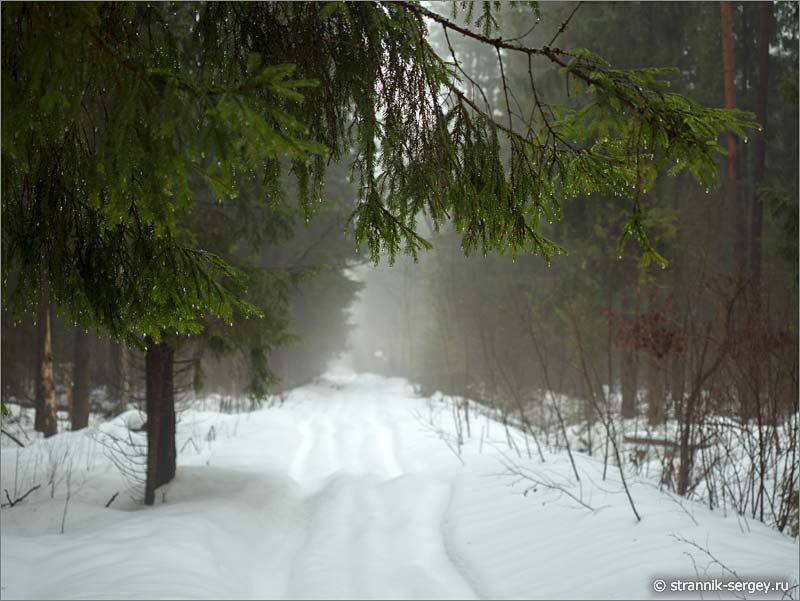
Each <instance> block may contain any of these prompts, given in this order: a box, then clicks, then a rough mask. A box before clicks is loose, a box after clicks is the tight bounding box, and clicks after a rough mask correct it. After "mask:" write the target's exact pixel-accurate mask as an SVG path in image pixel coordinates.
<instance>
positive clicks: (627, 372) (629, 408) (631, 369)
mask: <svg viewBox="0 0 800 601" xmlns="http://www.w3.org/2000/svg"><path fill="white" fill-rule="evenodd" d="M620 380H621V383H622V417H625V418H631V417H636V353H634V352H633V351H630V350H623V351H622V365H621V374H620Z"/></svg>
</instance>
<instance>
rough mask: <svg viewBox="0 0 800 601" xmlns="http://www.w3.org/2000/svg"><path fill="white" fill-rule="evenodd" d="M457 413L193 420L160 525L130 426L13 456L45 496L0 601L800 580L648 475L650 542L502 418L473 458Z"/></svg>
mask: <svg viewBox="0 0 800 601" xmlns="http://www.w3.org/2000/svg"><path fill="white" fill-rule="evenodd" d="M450 411H451V409H450V407H449V405H447V404H446V403H445V402H443V401H442V400H441V398H438V399H425V398H418V397H416V396H415V395H414V392H413V387H411V386H410V385H409V384H408V383H407V382H405V381H403V380H400V379H391V378H384V377H380V376H375V375H368V374H358V375H356V374H353V373H349V372H347V371H345V370H343V369H342V368H340V369H339V370H338V371H333V372H329V373H328V374H327V375H326V376H325V377H324V378H322V379H320V380H319V381H318V382H316V383H315V384H313V385H309V386H305V387H302V388H299V389H296V390H294V391H292V392H291V393H290V394H289V396H288V398H287V400H286V402H285V403H284V404H283V405H282V406H280V407H272V408H268V409H263V410H259V411H255V412H252V413H247V414H238V415H227V414H221V413H216V412H213V411H196V410H187V411H185V412H183V413H182V414H181V422H180V424H179V433H178V448H179V449H182V451H181V452H180V454H179V469H178V476H177V478H176V479H175V480H174V481H173V482H171V483H170V484H168V485H167V486H165V487H162V488H161V489H159V491H158V494H157V499H158V500H157V504H156V505H155V506H153V507H144V506H141V505H139V504H137V503H136V502H135V501H134V500H133V499H132V498H131V496H130V495H129V494H128V492H126V487H128V486H129V481H128V480H126V479H125V478H123V477H122V476H121V475H120V474H119V472H118V471H117V469H116V468H115V466H114V463H113V462H112V461H111V459H110V458H109V456H108V455H109V453H108V451H107V448H106V447H105V446H104V445H103V444H101V441H102V437H103V435H104V433H105V434H108V433H115V432H116V433H119V432H127V428H126V426H125V424H126V423H127V424H134V425H136V415H135V413H133V412H129V413H127V414H125V415H123V416H120V417H118V418H117V419H116V420H114V421H113V422H110V423H108V424H104V425H101V426H98V427H97V428H93V429H90V430H85V431H81V432H76V433H62V434H59V435H58V436H55V437H53V438H51V439H48V440H46V441H38V442H36V443H35V444H32V445H30V446H29V447H26V448H25V449H18V448H14V447H3V448H2V453H1V454H0V458H1V460H2V474H1V477H0V480H1V482H0V488H3V489H8V490H9V494H10V495H11V497H12V499H13V498H16V497H18V496H20V495H21V494H23V493H24V492H26V491H27V490H28V489H29V488H30V487H31V486H33V485H34V484H37V483H38V484H41V485H42V486H41V488H40V489H38V490H36V491H35V492H33V493H32V494H31V495H30V496H29V497H28V498H26V499H25V500H24V501H22V502H20V503H19V504H17V505H15V506H14V507H12V508H8V507H6V508H4V509H2V511H0V532H2V537H1V538H0V560H1V563H0V566H1V569H0V587H2V588H1V589H0V596H2V598H3V599H25V598H28V599H34V598H60V599H86V598H102V599H144V598H164V599H168V598H176V599H177V598H181V599H206V598H222V599H248V598H337V599H338V598H342V599H344V598H356V599H358V598H414V599H416V598H429V599H433V598H460V599H470V598H598V597H601V598H668V597H669V595H668V594H662V595H656V594H655V593H654V592H653V589H652V583H653V581H654V579H656V578H665V579H666V580H668V581H670V580H671V579H675V578H684V579H696V578H697V576H696V574H698V573H699V574H700V575H701V576H706V577H708V578H714V577H716V578H731V577H732V574H731V572H735V573H736V574H737V575H738V577H739V578H740V579H742V580H789V581H791V584H796V583H797V581H798V544H797V541H793V540H792V539H790V538H788V537H786V536H784V535H782V534H780V533H778V532H776V531H774V530H771V529H769V528H767V527H766V526H764V525H762V524H760V523H757V522H753V521H745V520H744V518H741V517H737V516H736V515H731V514H730V513H729V514H728V515H727V516H726V515H723V512H721V511H714V512H712V511H710V510H709V509H708V508H707V507H705V506H701V505H699V504H696V503H691V502H686V501H683V502H681V500H679V499H677V498H675V497H674V496H672V495H670V494H668V493H665V492H662V491H659V490H658V488H657V486H655V485H654V484H653V483H652V482H649V481H647V480H646V479H643V478H639V477H634V476H631V478H630V484H631V492H632V495H633V498H634V501H635V503H636V506H637V509H638V510H639V512H640V513H641V515H642V517H643V519H642V521H641V522H639V523H637V522H636V520H635V518H634V516H633V513H632V512H631V510H630V507H629V505H628V502H627V499H626V497H625V494H624V492H623V489H622V486H621V482H620V480H619V476H618V473H617V472H616V468H614V469H609V470H608V477H607V479H606V480H603V478H602V474H603V465H602V461H601V460H600V461H598V460H597V459H595V458H592V457H588V456H585V455H581V454H577V455H576V462H577V466H578V469H579V472H580V474H581V483H580V485H578V484H577V483H576V482H575V478H574V476H573V474H572V468H571V466H570V463H569V460H568V458H567V456H566V455H565V454H563V453H560V452H559V453H550V452H547V450H546V449H545V450H544V451H545V452H544V458H545V462H544V463H542V462H541V461H540V459H539V458H538V456H537V454H536V453H535V452H534V453H533V458H531V459H529V458H528V456H527V454H526V453H525V452H524V448H525V446H524V444H525V443H524V441H523V440H522V438H521V434H519V433H512V436H513V437H515V438H516V440H517V442H516V447H517V448H518V449H522V450H523V451H522V452H521V453H520V454H517V452H516V451H514V450H510V449H509V447H508V445H507V437H506V433H505V430H504V428H503V426H502V424H500V423H498V422H494V421H492V420H490V419H489V418H487V417H485V416H484V417H479V418H474V419H473V422H472V424H471V432H472V436H471V438H469V439H467V440H466V441H465V443H464V445H463V446H462V447H460V457H459V456H457V453H458V452H459V447H458V445H454V444H453V437H454V436H455V428H454V425H453V423H452V419H451V417H450V416H451V413H450ZM141 436H142V435H141V434H140V433H135V432H134V433H131V439H130V440H132V441H134V442H136V441H137V440H139V441H140V440H141ZM137 437H138V438H137ZM509 463H511V464H513V465H515V466H517V468H519V469H522V470H525V472H524V473H528V474H530V475H531V477H532V478H534V479H536V480H539V481H540V482H544V483H546V484H547V485H549V487H548V486H543V485H539V486H537V487H536V490H535V491H534V490H528V492H527V494H523V492H524V491H526V490H527V489H530V488H531V486H532V483H531V482H530V481H523V482H516V483H515V478H514V477H513V476H511V475H509V473H508V471H507V469H506V466H507V465H508V464H509ZM50 481H52V483H53V484H48V482H50ZM559 487H561V488H563V490H559ZM68 491H69V500H68V502H67V492H68ZM565 491H566V492H569V493H570V494H571V495H574V497H575V498H577V499H580V501H581V502H582V503H585V504H586V505H588V506H590V507H591V508H592V509H593V510H590V509H587V508H586V507H584V506H582V505H581V504H580V503H578V502H577V501H576V500H574V499H573V498H571V497H570V496H569V495H568V494H566V493H565ZM115 492H119V496H118V497H117V498H116V499H115V500H114V501H113V502H112V503H111V505H110V506H109V507H108V508H105V507H104V505H105V504H106V503H107V502H108V501H109V499H110V498H111V496H112V495H113V494H114V493H115ZM4 500H5V499H4ZM65 508H66V512H65ZM62 523H63V526H64V527H63V533H62ZM692 543H694V544H692ZM695 545H696V546H695ZM704 550H705V551H704ZM706 551H708V552H709V553H710V554H711V555H713V557H714V558H715V559H716V560H717V561H718V562H719V563H721V564H724V566H725V568H726V569H727V570H730V571H731V572H728V571H726V569H723V568H722V567H721V566H720V565H719V563H715V561H714V560H713V559H712V558H711V556H710V555H708V554H707V553H706ZM672 596H673V597H675V596H677V595H676V594H674V593H673V595H672ZM739 596H740V597H741V595H739ZM797 596H798V595H797V590H796V589H795V591H794V597H795V598H796V597H797ZM706 597H707V598H716V597H717V595H716V594H715V593H711V594H708V593H707V594H706ZM772 597H774V598H780V597H781V594H777V595H775V594H773V595H772ZM683 598H686V596H685V595H684V596H683ZM761 598H763V597H761Z"/></svg>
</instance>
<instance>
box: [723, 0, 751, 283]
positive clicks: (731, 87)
mask: <svg viewBox="0 0 800 601" xmlns="http://www.w3.org/2000/svg"><path fill="white" fill-rule="evenodd" d="M719 12H720V25H721V30H722V80H723V85H724V91H725V108H728V109H735V108H736V88H735V83H734V75H735V74H734V68H733V14H732V11H731V3H730V1H729V0H722V1H721V2H720V3H719ZM727 143H728V178H727V186H726V188H727V193H728V197H729V198H730V200H731V206H732V211H731V212H732V214H733V218H734V243H733V256H734V259H735V260H736V267H735V269H734V273H735V274H737V275H740V276H741V275H742V274H744V273H746V270H747V254H748V253H747V210H746V209H747V207H746V206H743V203H742V200H743V198H744V195H743V194H741V191H740V190H739V166H738V158H739V157H738V144H737V140H736V134H734V133H733V132H732V131H730V130H729V131H728V140H727ZM745 202H746V201H745Z"/></svg>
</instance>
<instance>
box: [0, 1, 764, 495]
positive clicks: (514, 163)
mask: <svg viewBox="0 0 800 601" xmlns="http://www.w3.org/2000/svg"><path fill="white" fill-rule="evenodd" d="M481 7H482V9H481V10H480V11H479V14H478V13H477V12H475V11H474V10H473V9H474V7H473V5H472V4H471V3H459V4H458V8H461V9H463V10H464V16H465V22H466V25H460V24H458V23H457V22H456V21H454V20H451V19H450V18H448V17H445V16H442V15H440V14H437V13H434V12H432V11H431V10H429V9H427V8H425V7H423V6H422V5H420V4H418V3H415V2H385V3H384V2H376V3H352V4H350V3H325V4H322V3H310V2H309V3H305V2H303V3H258V4H256V3H246V4H245V3H242V4H239V3H230V4H229V3H219V4H217V3H206V4H173V3H153V4H123V3H109V4H99V3H96V4H75V5H68V4H64V5H57V4H55V5H54V4H22V3H20V4H5V5H3V7H2V124H3V125H2V168H3V175H4V177H3V182H2V194H3V209H2V210H3V213H2V222H3V262H4V265H3V267H4V269H3V277H4V282H6V281H7V278H8V275H9V274H14V275H15V276H16V279H15V282H16V286H15V287H14V288H13V289H8V287H7V286H5V285H4V293H5V295H6V300H7V302H9V303H10V304H11V305H13V306H14V307H15V308H16V309H17V310H22V311H25V310H32V309H33V308H34V307H35V306H36V304H37V302H36V301H37V298H38V296H39V294H40V293H41V291H42V290H43V289H44V290H46V291H47V292H48V296H49V297H50V298H51V299H52V301H53V302H54V303H55V304H57V305H58V306H59V307H61V308H62V310H63V311H64V312H65V314H66V315H67V316H68V317H69V318H70V319H72V320H74V321H75V322H76V323H80V324H85V325H91V326H94V327H98V328H103V329H105V330H107V331H108V332H109V333H110V334H111V335H113V336H115V337H120V338H125V339H126V340H128V341H129V342H131V343H133V344H138V345H141V346H146V347H147V349H148V353H147V364H148V368H147V371H148V414H149V415H148V454H149V461H148V472H149V473H148V487H147V492H146V502H148V503H152V502H153V488H154V486H157V485H158V484H160V483H163V482H166V481H169V479H170V478H171V477H172V475H173V474H174V454H175V452H174V451H175V448H174V423H173V422H174V419H171V418H170V417H169V416H170V415H173V416H174V409H173V408H170V407H168V406H166V405H169V403H170V402H171V397H170V396H169V394H168V393H167V392H166V391H167V384H170V385H171V382H170V380H171V377H170V374H169V367H168V366H169V364H170V363H171V357H172V356H173V353H174V349H173V348H172V346H171V345H170V343H169V338H170V337H171V336H174V335H182V334H196V333H198V332H200V331H201V330H202V328H203V324H204V323H205V321H204V320H205V319H206V318H207V317H208V316H215V317H218V318H221V319H224V320H230V319H232V318H233V317H234V314H240V315H250V316H253V317H256V316H257V314H258V311H257V310H256V308H255V307H253V306H252V304H250V303H248V302H247V301H246V299H245V296H244V295H245V293H244V292H243V289H244V280H245V278H244V275H243V273H242V272H241V270H239V269H236V268H235V267H234V266H233V265H231V263H229V262H227V261H225V260H224V259H223V258H222V257H220V256H219V255H217V254H214V253H213V252H210V251H209V250H208V249H205V248H202V247H200V246H198V245H197V244H196V243H195V241H194V240H193V239H192V237H191V236H190V235H187V232H186V229H185V228H184V227H183V226H182V222H183V218H184V215H185V214H186V212H187V211H189V210H190V209H191V208H192V206H193V204H194V202H195V194H194V193H193V191H192V185H191V181H192V178H195V177H196V178H199V179H200V180H201V181H202V183H203V185H204V186H205V187H206V189H207V190H208V193H209V194H210V195H211V196H212V197H213V198H214V199H215V200H217V201H219V202H232V203H235V202H236V201H237V197H238V196H239V183H240V182H241V181H242V180H243V179H247V178H256V179H258V180H261V181H263V182H264V183H265V184H266V185H267V186H269V185H273V186H274V185H278V184H279V182H280V181H281V180H280V175H281V173H282V172H283V171H284V165H285V164H286V163H287V162H288V164H290V168H289V169H290V171H291V173H292V174H293V176H294V177H295V178H296V180H297V186H298V193H299V197H300V199H301V205H302V206H303V209H304V211H305V212H306V214H307V215H309V216H310V215H311V214H313V213H314V211H315V210H316V209H317V208H318V207H319V205H320V204H321V203H322V202H324V198H325V196H324V193H323V190H322V181H323V173H324V167H325V164H326V161H327V160H328V159H329V158H333V159H337V158H339V157H341V156H342V155H343V153H344V152H345V151H350V150H352V151H354V152H355V157H356V158H355V160H354V163H353V168H354V172H355V176H356V178H357V180H358V182H359V184H360V187H359V190H360V194H359V202H358V204H357V206H356V208H355V210H354V213H353V215H352V220H351V227H352V232H353V235H354V238H355V240H356V242H357V243H362V242H363V243H365V244H366V245H367V247H368V249H369V251H370V255H371V257H372V258H373V259H375V260H377V259H378V257H379V255H380V253H381V252H382V251H384V250H385V251H387V252H388V254H389V256H390V257H391V258H394V256H395V255H396V254H397V252H398V251H401V250H404V251H406V252H409V253H411V254H412V255H416V253H417V251H418V250H419V249H420V248H424V247H427V246H428V243H427V242H426V241H425V240H424V239H423V238H422V237H420V236H419V235H418V234H417V233H416V231H415V227H416V222H417V219H418V216H419V215H420V214H422V213H424V214H427V215H428V216H429V218H430V219H431V221H432V223H433V224H434V226H436V227H438V226H439V225H441V224H443V223H444V222H445V221H446V220H450V221H452V223H453V225H454V227H455V228H456V230H457V231H458V232H459V233H460V235H461V238H462V246H463V249H464V251H466V252H469V251H471V250H473V249H477V248H479V249H480V250H481V251H482V252H489V251H492V250H497V251H500V252H508V253H510V254H512V255H517V254H519V253H524V252H532V253H536V254H541V255H543V256H544V257H545V259H546V260H549V258H550V257H551V256H552V255H553V254H554V253H556V252H560V250H561V248H560V247H559V246H558V245H557V244H555V243H554V242H552V241H551V240H548V239H547V238H546V237H544V236H543V235H542V233H541V231H540V229H539V225H540V222H541V221H544V220H549V219H553V218H554V217H558V215H559V213H560V207H561V203H562V202H563V201H565V200H568V199H569V198H572V197H574V196H576V195H578V194H580V193H583V192H589V191H593V190H594V191H608V192H616V193H619V194H623V195H626V196H629V197H630V196H632V197H633V199H634V202H633V208H632V210H631V212H630V217H629V219H628V220H627V222H626V223H625V225H624V228H623V231H622V238H621V240H620V243H621V245H622V244H623V243H624V242H625V240H626V239H628V238H634V239H636V240H638V241H639V242H640V243H641V244H642V246H643V248H644V253H645V254H644V257H645V261H653V260H655V261H663V259H662V258H661V256H660V255H659V254H658V253H657V252H656V251H655V249H654V248H653V247H652V246H651V245H650V243H649V241H648V238H647V234H646V232H645V230H644V227H643V216H644V207H643V203H642V202H641V198H642V194H643V193H644V192H645V191H646V190H647V189H648V188H649V187H650V186H651V185H652V182H653V180H654V177H655V175H656V173H658V171H659V170H660V169H661V168H662V167H667V166H668V167H669V168H670V169H671V170H672V171H677V170H679V169H681V168H684V167H686V168H688V170H689V171H690V172H691V173H692V175H694V176H695V178H697V179H698V180H699V181H700V182H701V184H703V185H706V186H707V185H710V184H712V183H714V180H715V177H716V168H715V164H714V160H713V157H714V154H715V153H716V152H717V151H718V150H719V147H718V145H717V143H716V139H717V136H718V134H719V133H720V132H722V131H723V130H726V129H728V128H732V129H734V130H736V131H737V132H738V133H740V135H743V131H742V128H743V127H745V126H747V125H750V124H751V122H750V120H749V117H748V116H747V115H745V114H743V113H740V112H737V111H731V110H723V109H710V108H706V107H704V106H701V105H699V104H697V103H696V102H693V101H691V100H689V99H688V98H686V97H684V96H681V95H678V94H675V93H673V92H670V91H668V90H667V89H666V87H665V85H664V82H663V75H664V71H663V70H659V69H640V70H620V69H615V68H613V67H612V66H610V65H609V64H607V63H606V62H604V61H603V60H602V59H601V58H599V57H598V56H595V55H593V54H591V53H589V52H587V51H577V50H572V51H566V50H562V49H560V48H558V47H550V46H541V47H526V46H524V45H520V44H518V43H516V42H514V41H508V40H505V39H503V38H502V37H499V36H496V35H495V34H494V33H493V29H494V26H495V24H496V19H495V15H494V13H493V11H494V10H496V9H497V8H499V3H498V5H495V4H494V3H483V4H482V5H481ZM473 13H475V14H473ZM429 26H430V27H436V28H438V29H440V30H442V31H443V32H446V33H447V35H448V36H465V37H469V38H471V39H473V40H475V41H477V42H479V43H481V44H484V45H486V46H488V47H491V48H492V49H494V50H495V51H496V54H497V56H498V59H499V63H500V66H501V67H502V65H503V62H504V60H505V58H504V57H507V56H509V55H519V56H523V57H525V60H527V61H531V62H532V63H533V62H536V63H542V64H545V65H548V66H549V67H551V68H553V69H557V70H561V72H562V75H563V77H564V78H565V79H566V80H567V82H568V84H569V85H571V86H573V87H574V93H575V94H576V95H579V98H580V102H576V103H575V104H574V105H573V106H571V107H568V108H565V109H563V110H562V111H560V112H559V113H558V114H554V113H553V112H552V111H551V107H549V106H548V105H547V104H546V103H547V99H546V98H543V97H541V96H540V95H539V94H538V93H537V90H536V87H535V83H534V82H533V80H531V82H530V89H529V91H530V94H531V95H533V96H535V97H537V100H536V103H535V104H536V110H535V111H533V112H532V113H530V114H527V115H526V114H515V113H514V111H513V107H512V102H511V100H509V94H508V93H507V85H506V81H505V77H504V76H503V81H502V88H503V92H504V94H503V95H502V96H501V97H500V103H501V107H504V108H505V117H507V118H506V119H502V120H501V119H498V118H496V117H495V114H496V113H495V111H494V109H495V108H496V107H493V106H492V104H491V103H492V100H490V99H488V98H487V97H486V96H485V94H480V93H479V91H478V92H476V90H475V89H474V88H471V87H469V86H466V85H465V82H466V81H467V80H468V77H469V74H468V73H467V72H466V71H465V70H464V68H463V67H462V66H461V65H459V64H458V63H457V62H456V63H453V62H450V57H447V56H444V57H442V56H439V55H437V54H436V52H435V51H434V50H433V49H432V47H431V45H430V44H429V43H428V41H427V39H428V35H429V32H428V28H429ZM598 127H602V131H603V133H604V134H605V135H604V136H603V137H602V138H599V139H598V138H596V137H595V135H594V134H595V132H596V130H597V128H598ZM501 141H503V142H502V143H501ZM504 146H507V147H508V151H507V152H503V151H502V149H503V148H504ZM40 276H41V277H40ZM40 282H46V285H45V286H42V285H40ZM44 365H45V363H44V362H43V366H44ZM162 426H163V427H162Z"/></svg>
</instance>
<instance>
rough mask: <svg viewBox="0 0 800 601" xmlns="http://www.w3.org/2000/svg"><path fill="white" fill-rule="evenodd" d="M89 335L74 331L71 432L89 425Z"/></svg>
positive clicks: (78, 330)
mask: <svg viewBox="0 0 800 601" xmlns="http://www.w3.org/2000/svg"><path fill="white" fill-rule="evenodd" d="M89 360H90V354H89V335H88V334H87V333H86V332H85V331H84V330H82V329H81V328H78V329H77V330H75V355H74V359H73V363H72V364H73V366H74V370H75V371H74V373H73V378H72V411H71V412H70V415H71V418H72V430H73V431H75V430H80V429H81V428H85V427H87V426H88V425H89Z"/></svg>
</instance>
